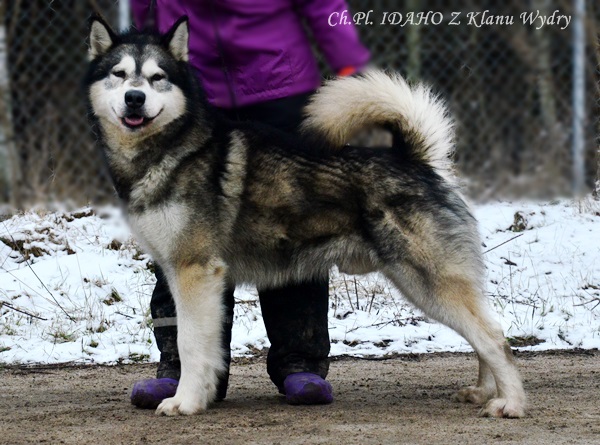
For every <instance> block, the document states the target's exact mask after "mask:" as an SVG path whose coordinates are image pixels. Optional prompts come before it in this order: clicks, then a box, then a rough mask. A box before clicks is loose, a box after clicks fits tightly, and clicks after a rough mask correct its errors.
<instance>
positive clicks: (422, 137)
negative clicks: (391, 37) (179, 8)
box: [87, 18, 525, 417]
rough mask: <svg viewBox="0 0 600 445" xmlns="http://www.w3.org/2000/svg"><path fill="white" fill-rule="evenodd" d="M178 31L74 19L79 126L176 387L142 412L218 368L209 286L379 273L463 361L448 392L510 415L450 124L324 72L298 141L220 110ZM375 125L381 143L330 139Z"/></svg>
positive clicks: (213, 290)
mask: <svg viewBox="0 0 600 445" xmlns="http://www.w3.org/2000/svg"><path fill="white" fill-rule="evenodd" d="M187 43H188V24H187V20H186V19H185V18H183V19H181V20H180V21H178V22H177V23H176V24H175V25H174V26H173V28H172V29H171V30H170V32H168V33H167V34H166V35H164V36H159V35H153V34H149V33H138V32H136V31H132V32H129V33H127V34H124V35H116V34H115V33H114V32H113V31H112V30H111V29H110V28H109V27H108V26H107V25H106V23H104V22H103V21H102V20H101V19H99V18H95V19H92V20H91V25H90V50H89V55H90V59H91V62H90V69H89V73H88V76H87V88H88V90H87V91H88V94H89V103H90V107H91V115H92V117H91V119H92V122H93V124H94V127H95V129H96V131H97V133H98V136H99V141H100V145H101V147H102V149H103V152H104V154H105V157H106V159H107V161H108V164H109V168H110V171H111V174H112V177H113V180H114V185H115V188H116V190H117V192H118V194H119V196H120V198H121V199H122V201H123V203H124V205H125V207H126V209H127V213H128V217H129V221H130V224H131V227H132V229H133V231H134V233H135V234H136V236H137V238H138V240H139V241H140V242H141V243H142V245H143V246H144V248H145V249H146V250H147V251H148V252H149V253H150V254H151V255H152V257H153V258H154V259H155V260H156V261H157V262H158V263H159V264H160V266H161V267H162V268H163V269H164V271H165V273H166V276H167V278H168V282H169V286H170V288H171V291H172V293H173V297H174V299H175V302H176V307H177V314H178V332H179V338H178V347H179V353H180V357H181V380H180V383H179V387H178V389H177V393H176V395H175V396H174V397H172V398H169V399H166V400H164V401H163V402H162V403H161V404H160V406H159V407H158V409H157V413H160V414H166V415H177V414H194V413H198V412H200V411H202V410H204V409H206V408H207V406H208V404H209V403H210V402H211V401H213V400H214V398H215V392H216V385H217V380H218V376H219V373H222V372H223V370H224V363H223V353H222V351H221V346H220V345H221V335H222V333H221V326H222V319H223V313H224V307H223V303H222V294H223V290H224V289H225V287H226V286H227V285H231V284H236V283H253V284H256V285H257V286H258V287H259V288H267V287H271V286H280V285H283V284H285V283H290V282H294V281H298V280H308V279H311V278H315V277H323V276H325V273H326V272H327V271H329V269H330V268H331V267H333V266H335V265H336V266H338V267H339V269H340V270H342V271H347V272H351V273H366V272H371V271H376V270H378V271H381V272H382V273H383V274H384V275H385V276H386V277H387V278H388V279H389V280H390V281H391V282H392V283H393V284H394V285H395V286H396V287H397V288H398V289H399V290H400V291H401V292H402V294H403V295H404V296H405V297H406V298H407V299H408V300H410V301H411V302H412V303H413V304H414V305H415V306H417V307H418V308H420V309H421V310H422V311H423V312H424V313H425V314H427V315H428V316H430V317H432V318H434V319H436V320H438V321H440V322H442V323H444V324H445V325H447V326H449V327H451V328H452V329H454V330H456V331H457V332H458V333H459V334H461V335H462V336H463V337H465V338H466V339H467V340H468V342H469V343H470V344H471V345H472V346H473V348H474V349H475V351H476V352H477V355H478V357H479V379H478V382H477V385H476V386H471V387H468V388H465V389H462V390H461V391H460V392H459V393H458V395H457V397H458V399H459V400H461V401H465V402H467V401H468V402H473V403H476V404H481V405H483V408H482V411H481V412H482V414H483V415H487V416H495V417H521V416H523V415H524V408H525V394H524V391H523V387H522V384H521V378H520V376H519V372H518V371H517V368H516V366H515V364H514V362H513V358H512V353H511V350H510V348H509V347H508V345H507V343H506V341H505V338H504V335H503V333H502V330H501V328H500V327H499V325H498V323H496V322H495V321H494V320H493V319H492V318H491V316H490V315H489V313H488V308H487V305H486V302H485V300H484V298H483V292H482V288H483V275H484V268H483V265H482V254H481V247H480V246H481V243H480V240H479V237H478V232H477V223H476V221H475V219H474V218H473V216H472V214H471V212H470V211H469V208H468V206H467V204H466V203H465V201H464V199H463V198H462V196H461V194H460V193H459V191H458V188H457V186H456V184H455V181H454V175H453V173H452V164H451V162H450V160H449V155H450V154H451V150H452V146H453V132H452V123H451V120H450V119H449V118H448V116H447V113H446V109H445V107H444V105H443V104H442V103H441V102H440V100H439V99H437V98H436V97H435V96H434V95H433V94H432V93H431V92H430V91H429V90H428V89H427V88H425V87H423V86H416V87H410V86H408V85H407V83H406V82H405V81H404V80H403V79H402V78H401V77H399V76H397V75H392V76H388V75H387V74H384V73H381V72H378V71H372V72H368V73H366V74H364V75H362V76H359V77H353V78H344V79H338V80H333V81H331V82H329V83H327V84H326V85H325V86H324V87H323V88H322V89H321V90H320V91H319V92H318V93H317V94H316V95H315V97H314V98H313V99H312V102H311V103H310V105H309V106H308V107H307V110H306V115H307V118H306V121H305V124H304V133H305V134H306V138H302V139H298V138H293V137H290V136H288V135H286V134H283V133H281V132H279V131H276V130H274V129H271V128H268V127H264V126H259V125H256V124H240V123H231V122H228V121H226V120H224V119H221V118H220V117H219V116H218V115H217V114H216V113H215V112H214V111H213V110H211V108H210V107H209V106H208V105H207V104H206V102H205V100H204V99H203V94H202V90H201V87H200V86H199V85H198V82H197V81H196V78H195V75H194V73H193V71H192V69H191V68H190V66H189V65H188V63H187V61H188V48H187ZM371 126H381V127H384V128H386V129H388V130H389V131H390V132H391V133H392V135H393V144H392V147H390V148H366V147H351V146H347V145H346V146H345V145H344V144H346V143H347V141H349V140H350V139H351V138H352V137H353V135H355V133H356V132H357V131H358V130H360V129H364V128H367V127H371Z"/></svg>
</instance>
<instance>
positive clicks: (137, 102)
mask: <svg viewBox="0 0 600 445" xmlns="http://www.w3.org/2000/svg"><path fill="white" fill-rule="evenodd" d="M145 103H146V95H145V94H144V92H143V91H140V90H129V91H127V92H126V93H125V105H126V106H127V111H126V113H125V116H124V117H123V119H122V121H123V124H124V125H125V126H126V127H129V128H138V127H141V126H142V125H144V124H146V123H147V122H149V121H150V120H151V119H148V118H146V117H144V113H143V107H144V104H145Z"/></svg>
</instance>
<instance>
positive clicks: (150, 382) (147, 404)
mask: <svg viewBox="0 0 600 445" xmlns="http://www.w3.org/2000/svg"><path fill="white" fill-rule="evenodd" d="M178 384H179V381H177V380H175V379H169V378H164V379H146V380H140V381H139V382H135V384H134V385H133V390H132V391H131V403H133V404H134V405H135V406H137V407H138V408H142V409H155V408H156V407H157V406H158V405H159V404H160V402H162V401H163V400H164V399H168V398H169V397H173V396H174V395H175V392H176V391H177V385H178Z"/></svg>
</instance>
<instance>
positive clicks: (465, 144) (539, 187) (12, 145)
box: [0, 0, 600, 208]
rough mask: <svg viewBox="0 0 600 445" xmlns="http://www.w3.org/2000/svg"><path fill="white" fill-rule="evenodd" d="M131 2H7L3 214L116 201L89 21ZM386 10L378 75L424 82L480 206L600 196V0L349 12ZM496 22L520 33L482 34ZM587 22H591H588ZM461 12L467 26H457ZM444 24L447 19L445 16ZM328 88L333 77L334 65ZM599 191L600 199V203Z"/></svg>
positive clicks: (0, 13)
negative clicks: (90, 54)
mask: <svg viewBox="0 0 600 445" xmlns="http://www.w3.org/2000/svg"><path fill="white" fill-rule="evenodd" d="M127 3H128V2H127V1H117V0H96V1H94V0H85V1H84V0H78V1H75V0H62V1H59V0H55V1H52V0H50V1H49V0H45V1H42V0H9V1H8V2H5V1H2V2H0V205H2V204H5V205H6V206H10V207H12V208H26V207H29V206H31V205H32V204H34V203H42V204H47V203H64V204H67V205H73V206H76V205H82V204H88V203H91V204H103V203H111V202H115V197H114V192H113V189H112V186H111V183H110V179H109V177H108V174H107V172H106V170H105V168H104V166H103V163H102V161H101V158H100V156H99V153H98V151H97V149H96V148H95V146H94V141H93V138H92V135H91V131H90V128H89V125H88V122H87V118H86V112H87V110H86V108H85V102H84V97H85V92H84V91H83V88H82V85H81V79H82V77H83V74H84V71H85V69H86V56H87V54H86V52H87V45H86V34H87V29H86V28H87V24H86V20H87V18H88V17H89V15H90V13H91V12H92V11H93V10H97V11H100V12H101V13H102V14H103V15H104V16H105V17H106V18H107V19H108V20H109V22H110V23H112V24H113V26H114V28H115V29H119V28H123V27H124V26H127V25H128V24H129V23H130V14H129V11H128V4H127ZM349 5H350V8H351V10H352V11H353V12H356V11H363V12H366V11H368V10H369V9H373V10H374V13H373V14H374V17H375V19H376V23H375V24H374V25H372V26H364V25H363V26H359V27H358V30H359V33H360V34H361V36H362V39H363V42H364V43H365V45H366V46H367V47H368V48H369V49H370V50H371V52H372V56H373V62H374V65H376V66H379V67H383V68H389V69H393V70H397V71H399V72H401V73H402V74H404V75H405V76H407V77H408V78H409V79H411V80H422V81H425V82H427V83H429V84H431V85H433V86H434V89H435V90H437V91H439V92H440V93H441V94H442V96H444V97H445V98H446V99H447V100H448V102H449V104H450V108H451V112H452V114H453V116H454V118H455V119H456V122H457V152H456V161H457V165H458V168H459V170H460V172H461V173H462V175H463V176H464V178H465V183H466V186H467V190H468V193H469V194H470V196H471V197H472V198H474V199H475V200H478V201H485V200H489V199H492V198H498V197H501V198H514V197H526V198H533V199H548V198H552V197H556V196H570V195H580V194H582V193H587V192H590V191H593V190H594V188H596V189H598V185H597V181H598V178H599V176H600V156H599V153H598V147H599V140H600V137H599V135H600V118H599V116H600V112H599V111H600V48H599V32H600V4H598V2H597V1H595V0H512V1H511V0H497V1H492V0H489V1H488V0H484V1H464V0H447V1H441V0H440V1H434V0H425V1H416V0H405V1H401V2H398V1H391V0H379V1H357V0H350V1H349ZM486 9H489V10H490V13H492V14H495V15H513V16H514V17H515V24H514V25H511V26H506V25H504V26H503V25H484V26H481V27H476V26H468V25H467V23H468V19H467V16H466V14H467V13H468V12H472V11H476V12H477V11H485V10H486ZM536 10H539V11H540V13H541V14H548V15H550V14H552V12H553V11H555V10H559V11H560V12H559V13H560V14H566V15H570V16H572V19H571V22H570V23H569V26H568V27H567V28H566V29H560V28H561V26H544V27H543V28H541V29H539V30H536V29H534V28H533V27H530V26H526V25H523V23H522V22H521V21H520V19H519V16H520V14H521V13H523V12H528V11H536ZM385 11H388V12H392V11H395V12H400V13H403V14H406V13H407V12H409V11H425V12H426V11H436V12H441V13H442V15H443V21H442V23H440V24H439V25H433V24H431V23H430V24H429V25H420V26H410V25H409V26H404V27H401V26H394V25H381V24H379V21H380V18H381V16H382V13H383V12H385ZM578 11H579V12H578ZM453 12H461V13H462V14H461V25H459V26H451V25H449V22H450V21H451V20H452V13H453ZM437 17H439V15H438V16H437ZM323 75H324V76H330V75H331V73H330V72H328V70H327V68H326V67H325V66H323ZM597 192H598V190H596V193H597Z"/></svg>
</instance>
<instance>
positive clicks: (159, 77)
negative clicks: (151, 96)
mask: <svg viewBox="0 0 600 445" xmlns="http://www.w3.org/2000/svg"><path fill="white" fill-rule="evenodd" d="M165 77H167V76H165V75H164V74H160V73H156V74H155V75H154V76H152V77H151V78H150V80H151V81H152V82H158V81H160V80H163V79H164V78H165Z"/></svg>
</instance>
